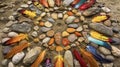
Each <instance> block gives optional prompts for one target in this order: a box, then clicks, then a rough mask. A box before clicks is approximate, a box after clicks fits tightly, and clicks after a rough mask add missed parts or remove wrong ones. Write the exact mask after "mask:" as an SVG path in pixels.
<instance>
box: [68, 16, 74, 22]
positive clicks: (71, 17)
mask: <svg viewBox="0 0 120 67" xmlns="http://www.w3.org/2000/svg"><path fill="white" fill-rule="evenodd" d="M74 20H75V17H74V16H69V17H68V18H67V19H66V23H67V24H69V23H72V22H73V21H74Z"/></svg>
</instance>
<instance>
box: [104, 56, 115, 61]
mask: <svg viewBox="0 0 120 67" xmlns="http://www.w3.org/2000/svg"><path fill="white" fill-rule="evenodd" d="M105 58H106V59H108V60H111V61H114V60H115V58H114V56H112V55H107V56H106V57H105Z"/></svg>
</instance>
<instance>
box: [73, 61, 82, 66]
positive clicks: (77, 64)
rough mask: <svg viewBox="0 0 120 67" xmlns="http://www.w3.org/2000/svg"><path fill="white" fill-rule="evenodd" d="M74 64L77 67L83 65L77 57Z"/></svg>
mask: <svg viewBox="0 0 120 67" xmlns="http://www.w3.org/2000/svg"><path fill="white" fill-rule="evenodd" d="M74 66H75V67H81V66H80V64H79V61H77V60H76V59H74Z"/></svg>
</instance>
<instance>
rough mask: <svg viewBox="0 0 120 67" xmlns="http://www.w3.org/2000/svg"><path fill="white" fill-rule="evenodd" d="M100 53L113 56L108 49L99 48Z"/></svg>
mask: <svg viewBox="0 0 120 67" xmlns="http://www.w3.org/2000/svg"><path fill="white" fill-rule="evenodd" d="M99 51H100V52H101V53H103V54H104V55H110V54H111V52H110V50H108V49H106V48H104V47H99Z"/></svg>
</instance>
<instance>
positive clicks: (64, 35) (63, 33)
mask: <svg viewBox="0 0 120 67" xmlns="http://www.w3.org/2000/svg"><path fill="white" fill-rule="evenodd" d="M69 35H70V34H69V33H68V32H67V31H63V32H62V37H66V36H69Z"/></svg>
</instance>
